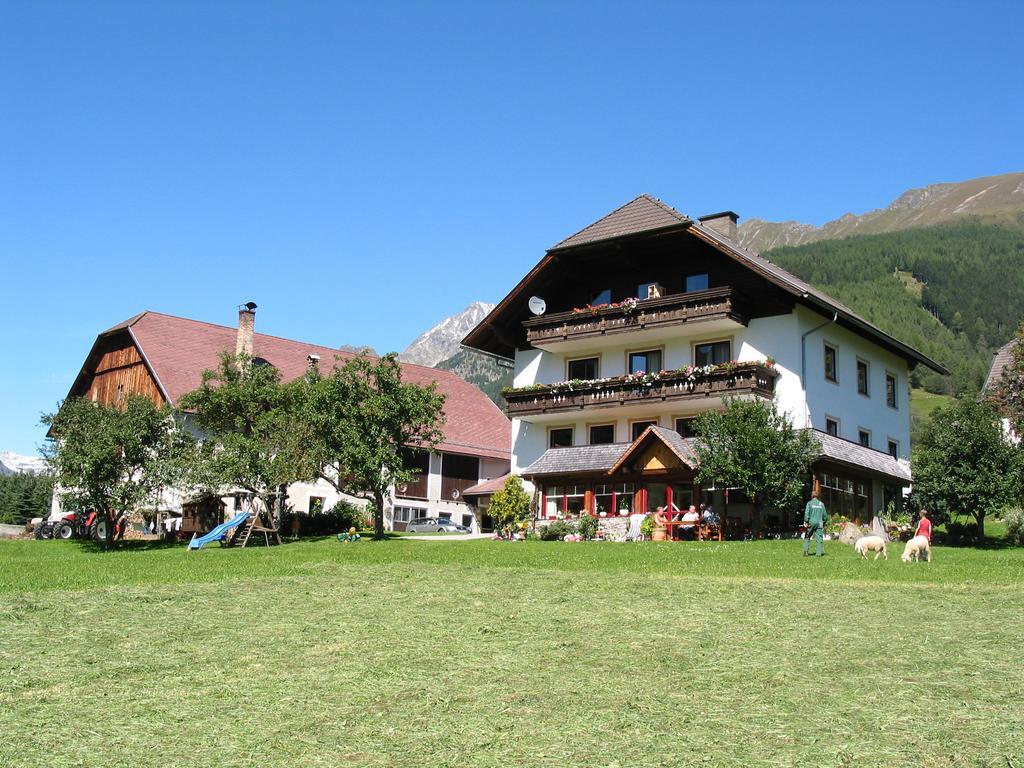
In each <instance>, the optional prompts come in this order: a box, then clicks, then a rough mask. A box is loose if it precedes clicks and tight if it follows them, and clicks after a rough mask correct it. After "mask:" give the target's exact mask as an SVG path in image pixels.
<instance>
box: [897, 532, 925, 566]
mask: <svg viewBox="0 0 1024 768" xmlns="http://www.w3.org/2000/svg"><path fill="white" fill-rule="evenodd" d="M922 555H923V556H924V559H925V560H927V561H928V562H929V563H930V562H931V561H932V549H931V546H930V545H929V544H928V539H927V537H925V536H915V537H914V538H912V539H911V540H910V541H908V542H907V546H905V547H904V548H903V562H904V563H909V562H910V561H911V560H913V561H914V562H915V563H916V562H917V561H919V560H920V559H921V556H922Z"/></svg>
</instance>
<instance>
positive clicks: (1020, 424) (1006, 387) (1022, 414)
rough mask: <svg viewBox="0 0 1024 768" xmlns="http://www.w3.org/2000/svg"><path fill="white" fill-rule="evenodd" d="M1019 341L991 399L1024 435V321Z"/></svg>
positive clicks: (1015, 428)
mask: <svg viewBox="0 0 1024 768" xmlns="http://www.w3.org/2000/svg"><path fill="white" fill-rule="evenodd" d="M1016 341H1017V343H1016V344H1014V345H1013V346H1012V347H1011V348H1010V361H1009V362H1008V363H1007V364H1006V367H1005V368H1004V369H1003V374H1002V376H1001V377H1000V378H999V379H998V380H997V381H996V383H995V388H994V389H993V390H992V391H991V392H989V395H988V396H989V400H990V401H991V402H992V404H993V405H995V406H996V408H998V409H999V411H1000V413H1002V415H1003V416H1004V417H1006V418H1007V419H1009V421H1010V426H1011V427H1013V431H1014V432H1016V433H1017V434H1018V435H1024V323H1021V326H1020V328H1019V330H1018V331H1017V339H1016Z"/></svg>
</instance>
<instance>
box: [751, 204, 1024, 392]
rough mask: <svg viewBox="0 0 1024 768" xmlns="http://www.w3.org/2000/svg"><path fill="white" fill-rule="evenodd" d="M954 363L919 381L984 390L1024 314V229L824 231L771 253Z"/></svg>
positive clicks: (962, 226)
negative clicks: (996, 357) (845, 234)
mask: <svg viewBox="0 0 1024 768" xmlns="http://www.w3.org/2000/svg"><path fill="white" fill-rule="evenodd" d="M764 255H765V256H766V257H767V258H769V259H771V260H772V261H774V262H775V263H777V264H779V265H780V266H782V267H784V268H785V269H788V270H789V271H791V272H793V273H794V274H796V275H798V276H800V277H802V278H803V279H804V280H807V281H808V282H811V283H813V284H814V285H816V286H818V287H820V288H821V289H822V290H824V291H826V292H828V293H829V294H830V295H832V296H834V297H835V298H837V299H839V300H840V301H842V302H843V303H844V304H846V305H847V306H849V307H850V308H851V309H853V310H854V311H855V312H857V313H858V314H860V315H862V316H863V317H864V318H866V319H867V320H869V321H870V322H872V323H874V324H875V325H877V326H878V327H880V328H881V329H882V330H884V331H886V332H888V333H891V334H892V335H893V336H895V337H896V338H898V339H900V340H901V341H904V342H906V343H907V344H910V345H911V346H914V347H916V348H918V349H920V350H921V351H922V352H924V353H925V354H926V355H928V356H929V357H931V358H933V359H934V360H937V361H939V362H940V363H942V364H943V365H945V366H946V367H947V368H948V369H949V370H950V371H952V372H953V376H951V377H948V378H947V377H942V376H939V375H938V374H934V373H931V372H930V371H927V370H925V369H922V368H920V367H919V368H918V369H917V370H916V371H915V372H914V374H913V376H912V384H913V385H915V386H922V387H924V388H925V389H927V390H929V391H931V392H939V393H945V394H956V395H961V394H965V393H970V392H975V391H977V390H978V389H980V387H981V385H982V383H983V382H984V378H985V374H986V372H987V371H988V367H989V364H990V362H991V357H992V353H993V351H995V349H996V348H997V347H999V346H1001V345H1002V344H1003V343H1005V342H1006V341H1008V340H1009V339H1010V338H1011V337H1012V336H1013V334H1014V331H1015V330H1016V328H1017V325H1018V323H1019V322H1020V320H1021V319H1022V318H1024V232H1022V231H1021V230H1019V229H1016V228H1003V227H998V226H993V225H990V224H983V223H980V222H976V221H967V222H963V223H956V224H948V225H942V226H937V227H928V228H922V229H908V230H904V231H902V232H893V233H889V234H883V235H867V236H862V237H851V238H846V239H842V240H823V241H819V242H816V243H811V244H809V245H803V246H798V247H787V248H777V249H774V250H771V251H767V252H766V253H765V254H764Z"/></svg>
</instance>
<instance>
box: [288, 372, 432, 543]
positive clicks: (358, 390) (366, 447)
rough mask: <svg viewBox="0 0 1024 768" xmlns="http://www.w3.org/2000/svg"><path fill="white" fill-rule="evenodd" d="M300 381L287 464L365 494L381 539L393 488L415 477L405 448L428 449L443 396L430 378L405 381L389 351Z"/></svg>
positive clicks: (340, 487)
mask: <svg viewBox="0 0 1024 768" xmlns="http://www.w3.org/2000/svg"><path fill="white" fill-rule="evenodd" d="M300 381H301V383H300V384H298V385H297V386H298V387H300V392H301V394H300V395H299V396H298V397H299V401H300V402H301V403H302V407H301V417H300V419H299V421H300V422H301V423H300V425H299V426H298V428H297V434H300V435H301V436H302V437H301V445H295V446H294V451H293V458H292V460H291V463H292V464H293V465H294V466H297V467H300V468H301V471H303V472H304V473H306V474H307V475H312V476H314V477H319V478H322V479H323V480H326V481H327V482H328V483H330V484H331V485H333V486H334V488H335V489H336V490H338V491H339V492H341V493H346V494H349V495H352V496H357V497H360V498H364V499H368V500H369V501H370V502H371V504H372V507H373V527H374V538H377V539H382V538H383V537H384V502H385V499H386V498H387V497H388V494H389V491H390V489H391V487H392V486H394V485H397V484H401V483H408V482H410V481H412V480H414V479H415V476H416V472H415V470H410V469H407V468H406V461H405V455H407V454H408V453H409V451H429V450H432V449H433V448H434V446H436V445H437V444H438V443H439V442H440V441H441V438H442V437H443V433H442V431H441V426H442V424H443V422H444V411H443V406H444V395H441V394H439V393H438V392H437V386H436V384H433V383H431V384H430V385H429V386H425V387H424V386H420V385H418V384H412V383H407V382H403V381H402V368H401V366H400V365H399V363H398V360H397V357H396V356H395V355H386V356H384V357H381V358H376V359H374V358H369V357H365V356H359V357H354V358H352V359H350V360H348V361H347V362H346V363H345V364H344V365H342V366H340V367H335V368H334V369H333V370H332V371H331V373H330V374H329V375H326V376H321V375H319V374H317V373H313V374H311V375H309V376H307V377H306V378H305V379H303V380H300Z"/></svg>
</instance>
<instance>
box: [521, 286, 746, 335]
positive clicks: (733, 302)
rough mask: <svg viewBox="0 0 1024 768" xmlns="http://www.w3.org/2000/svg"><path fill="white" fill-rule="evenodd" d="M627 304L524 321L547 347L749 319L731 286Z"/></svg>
mask: <svg viewBox="0 0 1024 768" xmlns="http://www.w3.org/2000/svg"><path fill="white" fill-rule="evenodd" d="M624 304H625V302H623V303H622V304H620V305H619V306H611V305H607V306H603V307H596V308H593V309H587V310H582V311H576V310H571V311H569V312H555V313H553V314H550V315H542V316H540V317H532V318H530V319H529V320H524V321H523V326H524V327H525V328H526V340H527V341H528V342H529V343H530V344H531V345H532V346H534V347H542V348H543V347H550V346H553V345H557V344H560V343H565V342H579V341H587V340H592V339H594V338H600V337H603V336H610V335H614V334H620V333H635V332H637V331H643V330H657V329H671V328H675V327H677V326H679V325H681V324H684V323H694V322H707V321H712V320H724V321H727V324H729V325H732V326H745V325H747V322H748V320H749V317H748V312H747V309H746V302H745V301H744V299H743V297H742V296H741V295H740V294H738V293H737V292H736V291H734V290H733V289H732V288H729V287H725V288H712V289H710V290H707V291H696V292H694V293H677V294H673V295H671V296H662V297H661V298H658V299H641V300H639V301H637V302H636V304H635V306H629V305H624Z"/></svg>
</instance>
